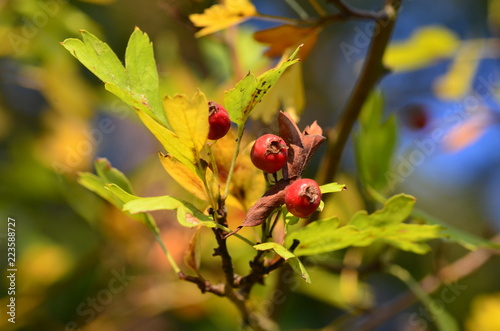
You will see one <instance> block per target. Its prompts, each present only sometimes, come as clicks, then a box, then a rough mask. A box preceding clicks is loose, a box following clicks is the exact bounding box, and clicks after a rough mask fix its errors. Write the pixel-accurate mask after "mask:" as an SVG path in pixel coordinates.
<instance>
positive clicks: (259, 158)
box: [250, 134, 288, 173]
mask: <svg viewBox="0 0 500 331" xmlns="http://www.w3.org/2000/svg"><path fill="white" fill-rule="evenodd" d="M287 156H288V147H287V146H286V144H285V141H284V140H283V139H281V138H280V137H278V136H275V135H274V134H265V135H263V136H261V137H259V139H257V140H256V141H255V143H254V144H253V146H252V150H251V151H250V159H251V160H252V163H253V164H254V165H255V166H256V167H257V168H259V169H260V170H262V171H265V172H267V173H275V172H277V171H278V170H280V169H281V168H283V166H284V165H285V163H286V159H287Z"/></svg>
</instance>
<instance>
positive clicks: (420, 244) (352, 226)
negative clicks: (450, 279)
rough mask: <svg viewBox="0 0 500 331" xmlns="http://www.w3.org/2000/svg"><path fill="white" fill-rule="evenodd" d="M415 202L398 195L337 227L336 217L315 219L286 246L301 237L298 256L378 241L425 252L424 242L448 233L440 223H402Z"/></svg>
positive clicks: (287, 238) (293, 233)
mask: <svg viewBox="0 0 500 331" xmlns="http://www.w3.org/2000/svg"><path fill="white" fill-rule="evenodd" d="M414 203H415V198H413V197H412V196H409V195H405V194H399V195H396V196H394V197H392V198H390V199H388V200H387V201H386V203H385V204H384V207H383V208H382V209H381V210H377V211H375V212H374V213H372V214H368V213H367V212H366V211H360V212H358V213H356V214H355V215H354V216H353V217H352V219H351V221H350V222H349V223H348V224H347V225H345V226H342V227H338V226H339V223H340V221H339V220H338V218H336V217H333V218H330V219H326V220H319V221H316V222H312V223H310V224H308V225H307V226H305V227H303V228H301V229H298V230H296V231H294V232H291V233H289V234H288V235H287V237H286V240H285V245H290V244H291V243H292V242H293V240H294V239H296V240H299V241H300V244H299V245H298V247H297V248H296V249H295V255H296V256H301V255H315V254H321V253H326V252H331V251H335V250H339V249H343V248H346V247H349V246H356V247H364V246H369V245H371V244H373V243H374V242H376V241H381V242H383V243H386V244H389V245H392V246H394V247H397V248H399V249H401V250H405V251H409V252H413V253H417V254H424V253H426V252H428V251H429V249H430V248H429V246H428V245H427V244H426V243H425V241H428V240H431V239H435V238H442V237H444V236H445V233H443V231H442V230H443V227H441V226H439V225H427V224H407V223H403V221H405V220H406V219H407V218H408V216H410V214H411V212H412V209H413V205H414Z"/></svg>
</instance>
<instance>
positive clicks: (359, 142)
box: [354, 91, 396, 189]
mask: <svg viewBox="0 0 500 331" xmlns="http://www.w3.org/2000/svg"><path fill="white" fill-rule="evenodd" d="M383 109H384V99H383V97H382V95H381V93H380V92H377V91H374V92H373V93H372V94H371V95H370V97H369V98H368V100H367V101H366V102H365V104H364V105H363V109H362V110H361V114H360V118H359V129H358V132H357V134H356V135H355V138H354V144H355V154H356V164H357V166H358V170H359V174H360V177H361V180H362V181H363V182H364V184H365V185H366V186H370V187H373V188H375V189H380V188H383V187H385V186H386V185H387V176H386V174H388V173H389V168H390V165H391V158H392V155H393V152H394V148H395V144H396V121H395V118H394V116H392V115H391V116H389V117H388V118H387V120H386V121H383V115H384V112H383Z"/></svg>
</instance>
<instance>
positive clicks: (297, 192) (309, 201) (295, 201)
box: [208, 101, 321, 218]
mask: <svg viewBox="0 0 500 331" xmlns="http://www.w3.org/2000/svg"><path fill="white" fill-rule="evenodd" d="M208 111H209V116H208V122H209V124H210V129H209V132H208V139H210V140H217V139H220V138H222V137H224V136H225V135H226V134H227V133H228V131H229V129H230V127H231V120H230V119H229V114H228V113H227V111H226V110H225V109H224V108H223V107H222V106H221V105H219V104H217V103H215V102H213V101H209V102H208ZM250 158H251V160H252V163H253V164H254V165H255V166H256V167H257V168H258V169H260V170H262V171H264V172H267V173H275V172H277V171H279V170H280V169H282V168H283V167H284V166H285V164H286V162H287V159H288V146H287V145H286V143H285V141H284V140H283V139H282V138H280V137H278V136H276V135H274V134H265V135H263V136H261V137H259V138H258V139H257V140H256V141H255V143H254V145H253V146H252V150H251V152H250ZM320 202H321V191H320V188H319V186H318V183H316V182H315V181H314V180H312V179H307V178H303V179H298V180H296V181H294V182H293V183H292V184H291V185H289V186H288V187H287V188H286V189H285V204H286V208H287V209H288V211H289V212H290V213H292V215H294V216H297V217H301V218H306V217H309V216H310V215H311V214H312V213H314V212H315V211H316V209H317V208H318V206H319V204H320Z"/></svg>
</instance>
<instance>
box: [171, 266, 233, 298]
mask: <svg viewBox="0 0 500 331" xmlns="http://www.w3.org/2000/svg"><path fill="white" fill-rule="evenodd" d="M177 275H178V276H179V279H181V280H185V281H188V282H190V283H194V284H196V285H198V288H199V289H200V291H201V293H206V292H210V293H213V294H215V295H217V296H219V297H223V296H225V295H226V294H225V290H224V284H222V283H220V284H217V285H213V284H212V283H210V282H209V281H208V280H205V279H203V278H201V277H193V276H189V275H186V274H185V273H183V272H182V271H179V272H178V273H177Z"/></svg>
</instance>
